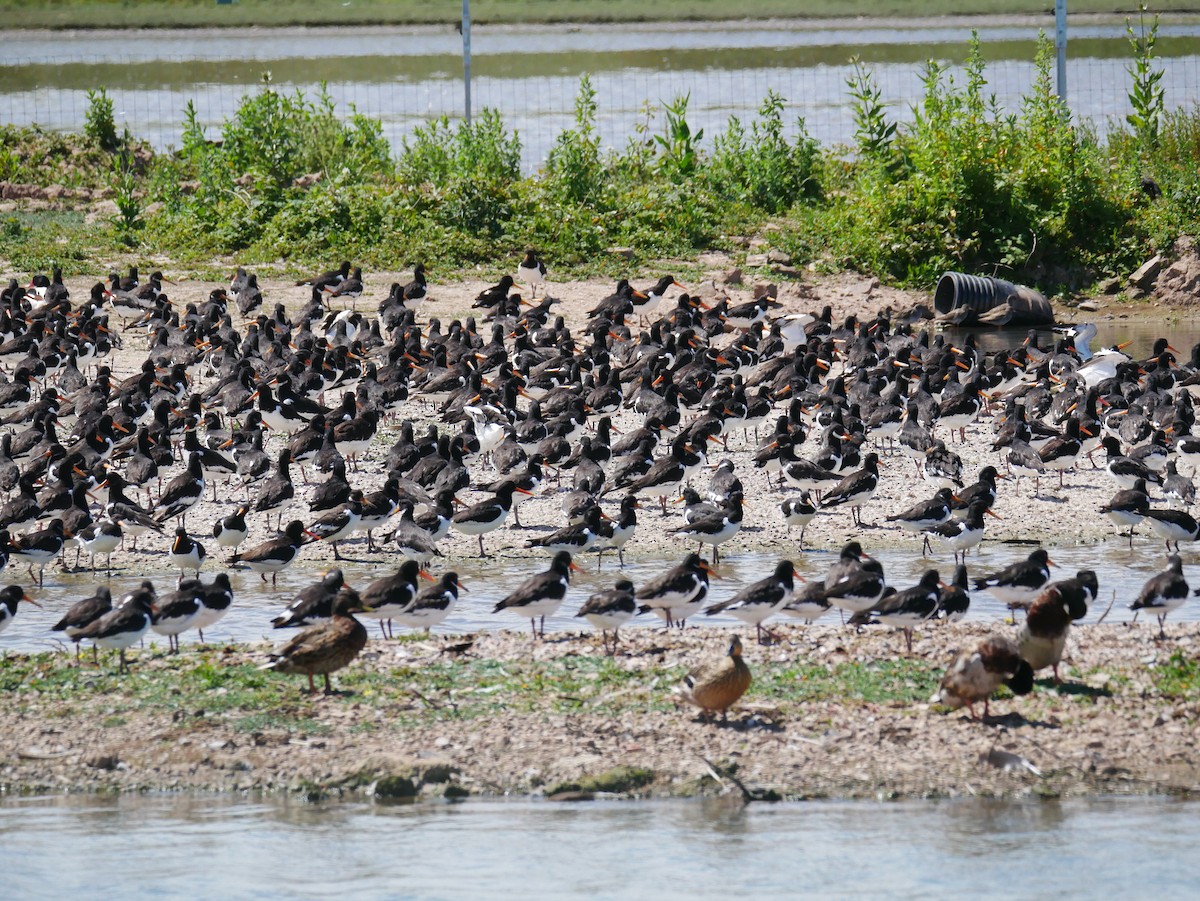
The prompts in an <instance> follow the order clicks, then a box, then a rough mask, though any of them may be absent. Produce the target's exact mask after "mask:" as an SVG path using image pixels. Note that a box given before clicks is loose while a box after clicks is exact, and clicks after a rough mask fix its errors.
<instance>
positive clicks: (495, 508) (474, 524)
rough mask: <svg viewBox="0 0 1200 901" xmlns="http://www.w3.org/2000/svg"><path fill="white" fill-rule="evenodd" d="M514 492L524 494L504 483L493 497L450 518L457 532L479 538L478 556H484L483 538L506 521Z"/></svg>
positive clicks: (513, 486)
mask: <svg viewBox="0 0 1200 901" xmlns="http://www.w3.org/2000/svg"><path fill="white" fill-rule="evenodd" d="M514 492H522V493H523V492H524V490H523V489H522V488H519V487H518V486H516V485H515V484H512V483H511V482H510V483H506V484H502V485H501V486H500V490H499V491H497V492H496V494H495V496H493V497H491V498H489V499H488V500H485V501H480V502H479V503H477V504H472V505H471V506H470V507H467V508H466V509H465V510H460V511H458V512H457V513H455V514H454V516H453V517H452V518H451V520H450V521H451V524H452V525H453V526H454V528H456V529H458V531H460V532H462V533H463V534H465V535H476V536H478V537H479V556H480V557H484V556H486V555H485V554H484V552H483V536H484V535H486V534H487V533H488V532H492V531H495V530H496V529H498V528H500V527H501V526H502V525H504V521H505V520H506V519H508V512H509V510H511V509H512V500H513V497H512V496H513V493H514Z"/></svg>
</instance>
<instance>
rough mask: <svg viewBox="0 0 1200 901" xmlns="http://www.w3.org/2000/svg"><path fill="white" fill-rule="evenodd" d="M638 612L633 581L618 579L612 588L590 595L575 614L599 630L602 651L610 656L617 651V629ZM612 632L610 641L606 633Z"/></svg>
mask: <svg viewBox="0 0 1200 901" xmlns="http://www.w3.org/2000/svg"><path fill="white" fill-rule="evenodd" d="M637 612H638V603H637V598H636V597H635V592H634V590H633V583H632V582H630V581H629V580H628V579H618V580H617V582H616V584H615V585H613V587H612V588H606V589H604V590H603V591H598V592H596V593H595V594H593V595H591V596H590V597H589V598H588V599H587V600H586V601H584V602H583V606H581V607H580V608H579V612H578V613H576V614H575V615H576V616H577V617H582V618H584V619H586V620H587V621H588V622H589V623H591V624H592V626H593V627H595V628H597V629H599V630H600V641H601V642H602V643H603V644H604V652H605V653H606V654H607V655H608V656H610V657H611V656H612V655H613V654H615V653H616V651H617V631H618V630H619V629H620V628H621V626H623V625H625V624H626V623H627V622H629V621H630V620H631V619H633V618H634V617H635V616H636V615H637ZM610 632H611V633H612V643H611V644H609V640H608V635H609V633H610Z"/></svg>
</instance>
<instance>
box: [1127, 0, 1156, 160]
mask: <svg viewBox="0 0 1200 901" xmlns="http://www.w3.org/2000/svg"><path fill="white" fill-rule="evenodd" d="M1125 32H1126V34H1127V35H1128V38H1129V46H1130V49H1131V50H1132V51H1133V61H1132V62H1131V63H1130V64H1129V65H1128V66H1127V67H1126V71H1128V72H1129V75H1130V78H1131V79H1132V80H1133V84H1132V85H1131V86H1130V88H1129V104H1130V106H1132V107H1133V112H1131V113H1130V114H1129V115H1127V116H1126V117H1125V121H1126V122H1128V123H1129V124H1130V125H1131V126H1132V127H1133V130H1134V134H1136V135H1137V138H1138V143H1139V144H1140V145H1141V148H1142V152H1143V153H1146V152H1148V151H1152V150H1154V149H1155V148H1157V147H1158V135H1159V129H1160V127H1161V125H1162V121H1163V114H1164V110H1165V99H1166V89H1165V88H1163V86H1162V77H1163V70H1162V69H1161V68H1158V67H1156V66H1155V64H1154V45H1155V43H1156V42H1157V41H1158V16H1157V15H1155V16H1154V23H1153V24H1152V25H1151V26H1150V28H1149V30H1147V29H1146V5H1145V4H1142V5H1141V7H1139V15H1138V31H1137V32H1136V33H1135V32H1134V30H1133V25H1132V24H1131V23H1130V21H1129V20H1128V19H1126V20H1125Z"/></svg>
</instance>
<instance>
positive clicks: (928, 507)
mask: <svg viewBox="0 0 1200 901" xmlns="http://www.w3.org/2000/svg"><path fill="white" fill-rule="evenodd" d="M953 502H954V494H953V492H951V490H950V489H949V488H940V489H938V491H937V493H936V494H934V496H933V497H931V498H930V499H929V500H927V501H921V502H920V503H919V504H913V505H912V506H911V507H909V508H908V509H907V510H902V511H900V512H899V513H896V514H894V515H892V516H889V517H887V522H894V523H895V524H896V525H898V526H899V527H900V528H902V529H904V530H905V531H906V532H921V533H925V534H924V535H923V538H924V544H923V546H922V551H924V552H925V553H929V535H928V530H929V529H932V528H934V527H935V526H940V525H941V524H942V523H944V522H948V521H949V520H950V505H951V504H952V503H953Z"/></svg>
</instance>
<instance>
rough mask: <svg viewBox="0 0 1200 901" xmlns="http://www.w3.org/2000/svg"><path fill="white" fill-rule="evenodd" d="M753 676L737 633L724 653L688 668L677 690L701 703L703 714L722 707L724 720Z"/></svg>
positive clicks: (720, 709) (681, 694)
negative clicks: (744, 658) (743, 655)
mask: <svg viewBox="0 0 1200 901" xmlns="http://www.w3.org/2000/svg"><path fill="white" fill-rule="evenodd" d="M750 680H751V676H750V667H748V666H746V661H744V660H743V659H742V639H741V638H739V637H738V636H737V635H735V636H733V638H731V639H730V640H729V650H728V651H726V652H725V654H724V655H723V656H721V657H718V658H717V659H715V660H706V661H705V662H704V663H701V664H700V665H699V666H697V667H696V668H695V669H693V670H692V671H691V672H689V673H688V674H687V675H686V676H684V677H683V684H682V685H680V686H679V688H677V689H676V692H677V693H678V694H679V696H680V697H681V698H683V699H684V700H685V701H687V702H688V703H689V704H695V705H696V706H697V707H699V708H700V715H701V717H702V718H703V717H706V716H710V715H712V714H715V713H716V712H717V711H720V713H721V722H725V720H726V718H727V712H728V710H729V708H730V707H732V706H733V705H734V704H736V703H737V701H738V699H739V698H741V696H742V695H744V694H745V693H746V689H747V688H749V687H750Z"/></svg>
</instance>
